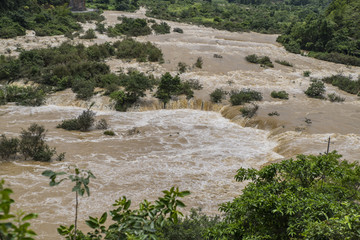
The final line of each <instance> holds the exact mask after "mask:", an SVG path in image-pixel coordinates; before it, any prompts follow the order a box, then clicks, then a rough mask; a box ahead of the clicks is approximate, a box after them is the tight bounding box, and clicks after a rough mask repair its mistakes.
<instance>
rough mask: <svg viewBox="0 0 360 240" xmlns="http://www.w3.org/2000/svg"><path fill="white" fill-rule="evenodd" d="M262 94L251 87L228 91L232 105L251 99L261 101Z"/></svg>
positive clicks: (247, 101)
mask: <svg viewBox="0 0 360 240" xmlns="http://www.w3.org/2000/svg"><path fill="white" fill-rule="evenodd" d="M261 100H262V94H261V93H260V92H257V91H255V90H251V89H242V90H241V91H232V92H231V93H230V102H231V104H232V105H242V104H244V103H249V102H251V101H261Z"/></svg>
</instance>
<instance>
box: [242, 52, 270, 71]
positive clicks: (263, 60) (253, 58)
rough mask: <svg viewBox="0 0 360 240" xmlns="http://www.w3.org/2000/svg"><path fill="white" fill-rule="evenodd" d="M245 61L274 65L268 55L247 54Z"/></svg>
mask: <svg viewBox="0 0 360 240" xmlns="http://www.w3.org/2000/svg"><path fill="white" fill-rule="evenodd" d="M245 59H246V61H248V62H250V63H257V64H260V66H261V67H271V68H273V67H274V64H273V63H272V62H271V60H270V58H269V57H268V56H264V57H258V56H257V55H256V54H252V55H248V56H246V57H245Z"/></svg>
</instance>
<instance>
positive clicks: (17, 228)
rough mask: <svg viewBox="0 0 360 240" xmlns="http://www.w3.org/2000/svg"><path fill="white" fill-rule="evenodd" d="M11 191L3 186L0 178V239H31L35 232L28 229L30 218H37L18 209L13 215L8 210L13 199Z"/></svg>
mask: <svg viewBox="0 0 360 240" xmlns="http://www.w3.org/2000/svg"><path fill="white" fill-rule="evenodd" d="M11 193H13V191H12V190H11V189H9V188H4V180H0V239H1V240H3V239H4V240H5V239H21V240H33V239H34V238H33V237H34V236H36V233H35V232H34V231H33V230H31V229H29V227H30V223H29V222H28V221H29V220H31V219H34V218H37V214H34V213H30V214H26V215H25V213H24V212H22V211H18V212H17V213H16V214H15V215H14V214H12V213H11V212H10V207H11V204H12V203H14V200H13V199H11V198H10V194H11Z"/></svg>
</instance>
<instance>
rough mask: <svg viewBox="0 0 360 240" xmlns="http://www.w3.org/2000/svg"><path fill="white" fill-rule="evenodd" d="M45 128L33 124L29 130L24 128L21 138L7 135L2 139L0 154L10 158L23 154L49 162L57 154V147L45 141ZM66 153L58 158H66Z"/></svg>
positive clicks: (23, 155) (28, 157)
mask: <svg viewBox="0 0 360 240" xmlns="http://www.w3.org/2000/svg"><path fill="white" fill-rule="evenodd" d="M45 133H46V131H45V129H44V127H43V126H40V125H37V124H32V125H31V126H30V127H29V128H28V129H27V130H24V129H23V130H22V131H21V135H20V138H7V137H6V136H5V135H2V136H1V139H0V156H1V158H2V159H8V158H9V157H11V156H16V155H17V154H21V156H22V157H24V158H25V160H27V159H31V160H34V161H41V162H49V161H51V159H52V158H53V157H54V156H55V155H56V150H55V148H51V147H49V146H48V145H47V144H46V143H45ZM64 155H65V154H64V153H61V154H59V155H58V156H57V160H59V161H61V160H62V159H63V158H64Z"/></svg>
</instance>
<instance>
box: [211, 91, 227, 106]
mask: <svg viewBox="0 0 360 240" xmlns="http://www.w3.org/2000/svg"><path fill="white" fill-rule="evenodd" d="M225 96H226V92H225V91H224V90H223V89H221V88H217V89H215V90H214V91H212V92H211V93H210V100H211V101H212V102H213V103H221V101H222V100H223V99H224V98H225Z"/></svg>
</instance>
